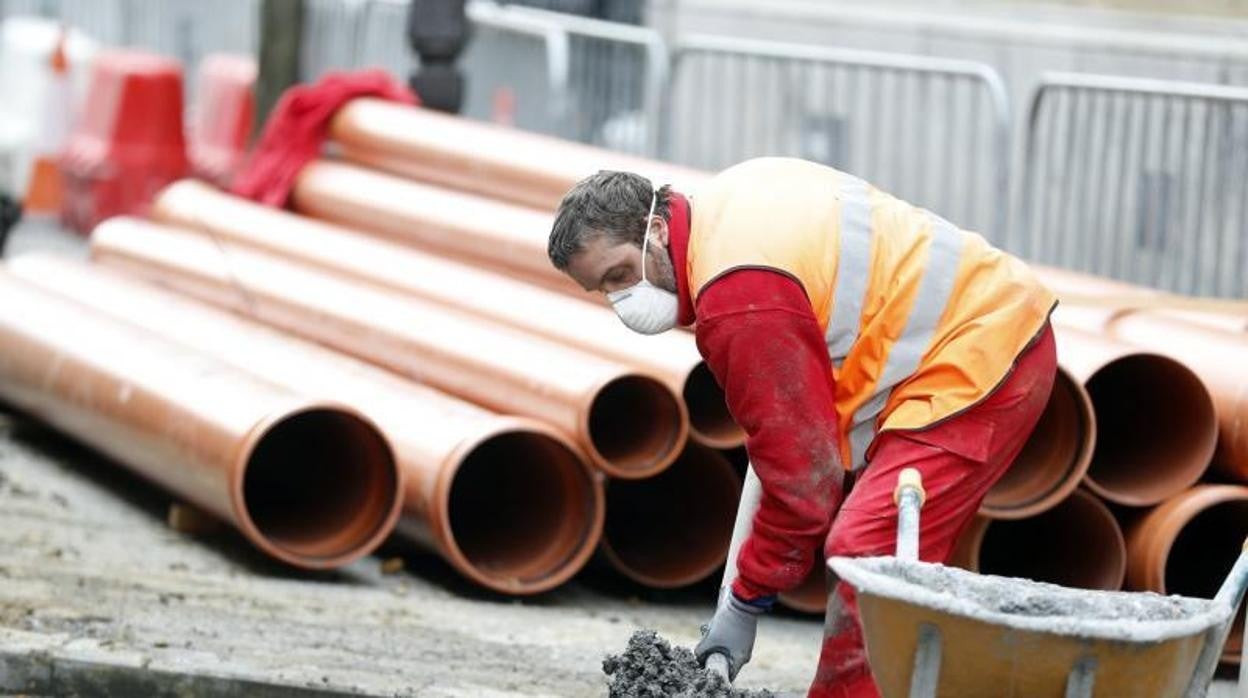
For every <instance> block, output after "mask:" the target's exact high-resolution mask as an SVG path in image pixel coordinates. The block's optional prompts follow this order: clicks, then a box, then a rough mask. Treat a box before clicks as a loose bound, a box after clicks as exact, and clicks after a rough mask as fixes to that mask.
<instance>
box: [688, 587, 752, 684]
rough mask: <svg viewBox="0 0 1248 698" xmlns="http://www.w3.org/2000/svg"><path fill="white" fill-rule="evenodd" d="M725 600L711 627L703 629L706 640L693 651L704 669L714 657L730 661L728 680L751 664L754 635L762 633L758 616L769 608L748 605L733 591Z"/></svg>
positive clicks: (718, 609) (703, 637) (726, 595)
mask: <svg viewBox="0 0 1248 698" xmlns="http://www.w3.org/2000/svg"><path fill="white" fill-rule="evenodd" d="M724 597H725V598H724V602H723V603H721V604H720V605H719V608H717V609H715V616H714V617H713V618H711V623H710V625H705V626H703V627H702V641H701V642H699V643H698V646H697V647H695V648H694V649H693V654H694V656H695V657H697V658H698V663H699V664H701V665H703V666H705V665H706V658H707V657H709V656H711V655H712V654H715V653H719V654H722V655H724V656H725V657H727V658H728V678H729V680H733V679H736V678H737V672H739V671H741V667H743V666H745V663H746V662H748V661H750V655H751V654H752V653H753V651H754V635H755V634H756V633H757V632H758V617H759V616H760V615H762V614H763V612H764V611H766V610H767V607H766V606H765V605H754V604H750V603H746V602H745V601H742V600H741V599H738V598H737V595H736V594H733V593H732V592H731V591H728V592H727V593H726V594H725V595H724Z"/></svg>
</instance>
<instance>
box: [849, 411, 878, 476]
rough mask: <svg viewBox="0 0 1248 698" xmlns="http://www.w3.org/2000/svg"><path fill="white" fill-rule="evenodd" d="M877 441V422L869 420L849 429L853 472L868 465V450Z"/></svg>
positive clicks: (850, 457)
mask: <svg viewBox="0 0 1248 698" xmlns="http://www.w3.org/2000/svg"><path fill="white" fill-rule="evenodd" d="M873 440H875V421H874V420H867V421H865V422H862V423H860V424H855V425H854V426H852V427H850V429H849V459H850V460H849V462H850V463H851V464H852V465H851V466H850V467H851V468H852V469H853V470H858V469H859V468H861V467H862V466H864V465H866V457H867V448H869V447H870V446H871V442H872V441H873Z"/></svg>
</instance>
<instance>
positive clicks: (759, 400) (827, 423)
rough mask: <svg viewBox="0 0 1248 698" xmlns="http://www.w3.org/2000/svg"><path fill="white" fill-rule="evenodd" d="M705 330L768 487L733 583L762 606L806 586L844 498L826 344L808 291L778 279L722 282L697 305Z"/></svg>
mask: <svg viewBox="0 0 1248 698" xmlns="http://www.w3.org/2000/svg"><path fill="white" fill-rule="evenodd" d="M697 322H698V325H697V339H698V347H699V348H700V349H701V351H702V354H703V356H704V357H706V361H707V365H708V367H709V368H710V369H711V372H712V373H713V374H714V375H715V377H716V379H717V380H718V381H719V383H720V385H721V386H722V387H723V389H724V392H725V395H726V397H727V400H728V407H729V409H730V410H731V412H732V415H733V417H734V418H736V420H737V422H738V423H739V424H740V425H741V427H742V428H743V429H744V430H745V432H746V434H747V440H746V447H747V449H748V450H749V455H750V462H751V465H752V466H753V467H754V470H755V472H756V473H757V474H758V478H759V480H760V481H761V482H762V490H763V492H762V498H761V500H760V502H759V507H758V511H757V513H756V514H755V516H754V521H753V527H752V530H751V533H750V535H749V536H748V538H747V539H746V541H745V543H744V545H742V547H741V551H740V553H739V555H738V557H737V570H738V576H737V578H736V580H735V581H734V582H733V583H732V590H733V592H734V593H735V595H736V596H737V597H738V598H740V599H742V600H745V601H755V600H759V599H763V598H766V597H770V596H772V595H774V594H776V593H778V592H782V591H788V590H790V589H793V588H795V587H796V586H797V585H798V584H800V583H801V582H802V580H803V579H804V577H805V575H806V574H807V572H808V571H809V569H810V567H811V565H812V564H814V560H813V559H812V558H813V556H814V555H815V551H818V550H822V542H823V538H824V536H826V535H827V531H828V528H829V526H830V525H831V521H832V516H833V514H834V513H835V511H836V508H837V505H838V504H839V503H840V500H841V483H842V476H843V471H842V469H841V465H840V456H839V451H838V436H837V434H838V431H837V423H836V411H835V406H834V405H835V403H834V394H835V392H834V387H833V384H832V373H831V365H830V361H829V359H828V350H827V345H826V344H825V341H824V337H823V333H822V332H821V331H820V329H819V324H818V322H817V321H816V320H815V317H814V313H813V312H812V310H811V307H810V302H809V301H808V300H807V298H806V295H805V292H804V291H803V290H802V287H801V286H800V285H799V284H798V283H797V281H795V280H794V279H793V278H792V277H790V276H788V275H786V274H783V273H781V272H778V271H772V270H766V269H741V270H737V271H733V272H730V273H728V274H726V275H725V276H723V277H722V278H720V279H717V280H715V281H714V282H712V283H711V284H710V285H708V286H707V287H706V288H705V289H704V290H703V291H702V292H701V294H700V295H699V297H698V299H697Z"/></svg>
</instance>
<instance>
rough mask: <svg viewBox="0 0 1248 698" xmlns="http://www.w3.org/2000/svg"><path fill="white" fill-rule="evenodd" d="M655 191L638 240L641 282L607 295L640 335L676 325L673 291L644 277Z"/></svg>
mask: <svg viewBox="0 0 1248 698" xmlns="http://www.w3.org/2000/svg"><path fill="white" fill-rule="evenodd" d="M657 201H658V192H654V193H652V194H651V195H650V213H649V214H648V215H647V216H646V233H645V236H644V237H642V239H641V281H639V282H637V283H636V284H634V285H632V286H629V287H628V288H625V289H621V290H619V291H612V292H611V293H608V294H607V300H609V301H611V306H612V307H613V308H615V314H616V315H618V316H620V321H621V322H623V323H624V325H625V326H626V327H628V329H630V330H632V331H634V332H640V333H641V334H659V333H660V332H666V331H668V330H670V329H672V328H673V327H675V326H676V318H677V309H678V306H679V301H678V300H677V299H676V294H675V293H672V292H671V291H667V290H664V289H661V288H659V287H658V286H655V285H654V284H652V283H650V282H649V281H647V280H646V249H647V245H648V244H649V243H650V221H652V220H654V205H655V203H656V202H657Z"/></svg>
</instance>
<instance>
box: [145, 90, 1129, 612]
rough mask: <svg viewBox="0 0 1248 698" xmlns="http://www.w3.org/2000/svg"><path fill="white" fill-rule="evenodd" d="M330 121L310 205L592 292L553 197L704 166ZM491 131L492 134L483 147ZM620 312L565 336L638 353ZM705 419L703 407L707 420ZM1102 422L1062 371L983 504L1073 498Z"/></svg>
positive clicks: (362, 121)
mask: <svg viewBox="0 0 1248 698" xmlns="http://www.w3.org/2000/svg"><path fill="white" fill-rule="evenodd" d="M331 131H332V134H333V136H334V137H335V138H336V139H337V141H338V143H339V146H340V150H341V152H342V153H343V157H344V159H345V160H347V161H348V162H340V161H325V160H323V161H319V162H314V163H312V164H311V165H309V166H307V167H306V168H305V169H304V170H303V171H302V173H301V174H300V176H299V179H298V181H297V183H296V187H295V191H294V195H293V203H294V206H295V208H296V209H297V210H299V211H300V212H302V213H304V214H307V215H309V216H313V217H316V218H320V219H323V220H325V221H331V222H334V223H338V224H342V225H347V226H351V227H353V228H356V229H358V230H362V231H368V232H371V233H372V234H373V235H376V236H379V237H381V238H385V239H387V240H390V241H396V242H401V243H403V244H405V245H407V246H409V247H415V248H419V249H422V250H425V251H428V252H430V253H434V254H439V255H444V256H449V257H453V258H455V259H456V260H462V261H463V262H464V263H466V264H472V265H475V266H480V267H487V268H491V269H495V270H497V271H499V272H502V273H507V274H509V275H512V276H515V277H518V278H522V279H524V280H525V281H527V282H529V283H532V284H536V285H540V286H542V287H544V288H547V289H550V290H552V291H559V292H562V293H565V294H576V295H580V296H582V297H584V292H583V291H582V290H581V289H579V288H576V287H575V286H574V285H572V284H571V283H570V282H569V281H568V280H567V279H566V277H564V276H563V275H561V274H559V273H558V272H556V271H555V270H554V269H553V268H552V267H551V265H550V264H549V262H548V261H547V260H546V253H545V236H546V233H547V231H549V229H550V226H551V215H550V213H549V211H550V210H551V209H553V208H554V206H555V205H557V203H558V201H559V198H560V197H561V196H562V194H563V192H565V191H566V190H567V189H568V188H569V187H571V186H572V185H573V184H575V183H576V181H577V180H578V179H580V178H581V177H583V176H584V175H586V174H589V173H591V172H593V171H595V170H596V169H601V168H603V167H607V168H619V169H631V170H634V171H638V172H641V173H643V174H647V175H649V176H651V177H652V178H655V179H656V180H657V181H658V182H659V183H662V182H669V181H670V182H673V183H675V184H676V185H677V187H678V188H683V189H685V190H686V191H687V190H688V189H689V188H690V187H693V186H696V185H697V183H698V182H699V181H701V180H702V179H704V178H705V177H706V175H705V174H704V173H698V172H693V171H688V170H679V169H677V170H672V169H671V168H669V167H667V166H664V165H660V164H657V163H652V162H645V161H638V160H635V159H632V158H623V159H621V156H617V155H614V154H607V153H604V152H603V151H598V150H595V149H593V148H588V147H586V146H581V145H576V144H568V143H565V142H560V141H557V140H553V139H549V138H546V137H543V136H535V135H531V134H520V133H515V132H510V131H507V130H503V129H498V128H496V127H492V126H487V125H484V124H474V123H472V122H470V121H467V120H463V119H448V118H447V117H445V116H443V115H439V114H434V113H431V112H428V111H424V110H420V109H412V108H407V107H401V106H398V107H396V106H394V105H390V104H385V103H382V102H377V101H373V100H357V101H355V102H353V103H352V104H350V105H348V106H347V107H346V108H344V109H343V110H342V111H341V112H340V113H339V115H338V116H337V117H336V118H335V121H334V124H333V126H332V128H331ZM482 143H492V144H493V146H494V147H489V148H481V150H480V151H478V147H479V146H480V144H482ZM525 153H530V154H532V157H528V156H525V155H524V154H525ZM539 154H540V155H539ZM395 175H403V176H402V177H400V176H395ZM448 187H449V188H448ZM450 188H453V189H455V190H452V189H450ZM185 194H186V196H185V197H184V200H183V201H181V202H174V201H168V199H166V201H168V205H162V204H158V205H157V207H156V211H157V213H156V215H157V216H160V217H162V218H165V219H166V220H171V221H173V222H177V223H179V224H183V225H197V226H200V227H204V228H206V229H216V232H217V233H218V234H221V235H230V231H221V230H219V229H217V228H219V226H217V225H216V224H215V223H214V219H213V218H212V217H211V211H214V210H216V209H217V207H216V206H213V205H211V204H210V203H209V202H207V201H205V202H203V203H202V204H201V205H200V206H198V207H195V206H191V205H189V204H188V203H187V202H186V201H185V199H186V198H190V196H191V192H189V191H188V192H185ZM482 194H490V196H492V197H494V198H495V199H503V200H504V201H499V200H491V199H488V198H485V197H483V196H482ZM174 204H180V205H174ZM526 206H527V207H532V208H527V207H526ZM464 210H471V211H473V212H474V214H476V215H474V216H473V217H472V218H471V220H465V217H463V216H460V215H459V213H458V212H460V211H464ZM258 229H259V228H258ZM251 237H253V238H254V236H251ZM337 266H339V267H340V266H341V265H337ZM397 266H398V267H400V268H401V267H403V266H406V265H397ZM356 273H359V272H356ZM363 275H364V276H370V277H372V278H374V279H375V278H377V277H378V276H387V277H392V278H393V277H395V276H397V273H383V274H377V273H375V272H372V271H371V269H370V270H369V271H368V272H366V273H364V274H363ZM388 283H390V284H391V285H395V282H394V281H389V282H388ZM399 285H402V282H400V284H399ZM435 285H436V284H435ZM421 293H422V294H426V293H428V291H422V292H421ZM490 295H492V296H493V297H499V296H497V295H494V294H490ZM548 307H550V306H548ZM494 312H495V313H497V312H498V311H497V310H495V311H494ZM529 322H532V321H529ZM609 324H612V323H611V322H604V323H603V326H602V327H598V326H594V329H593V331H592V332H591V331H585V330H584V329H583V327H577V326H576V325H577V323H569V325H572V326H573V327H575V329H574V330H573V333H572V336H566V334H567V333H566V331H565V333H564V337H563V338H564V339H565V341H571V342H575V343H578V344H583V343H585V342H587V341H588V342H590V343H592V344H594V345H595V346H596V347H602V346H607V345H612V344H615V345H616V346H618V347H626V348H627V349H626V351H627V352H629V353H630V354H631V353H633V352H634V349H633V347H634V346H637V340H636V339H634V340H632V341H631V342H629V341H627V340H625V339H623V335H619V336H620V339H617V338H616V337H617V335H618V334H619V330H618V327H617V328H615V329H613V330H612V329H609V328H608V327H607V325H609ZM565 330H566V326H565ZM613 332H614V334H613ZM546 333H547V334H551V330H546ZM673 334H674V335H675V336H679V333H673ZM552 336H558V335H552ZM651 346H654V345H651ZM600 350H601V349H600ZM689 404H690V405H691V406H692V405H693V404H694V403H693V402H692V401H689ZM697 421H698V420H697V418H696V417H695V418H694V423H695V425H696V424H697ZM694 433H695V436H696V435H697V433H698V432H697V430H696V429H695V432H694ZM1094 434H1095V422H1094V418H1093V415H1092V405H1091V401H1090V400H1089V398H1088V396H1087V393H1086V391H1085V389H1084V388H1083V386H1082V385H1081V383H1080V381H1079V380H1077V379H1076V377H1074V376H1072V375H1071V374H1070V373H1069V372H1067V371H1063V372H1062V373H1061V375H1060V376H1059V378H1058V381H1057V385H1056V386H1055V389H1054V392H1053V397H1052V398H1051V400H1050V403H1049V405H1048V407H1047V409H1046V411H1045V414H1044V416H1043V418H1042V419H1041V422H1040V425H1039V426H1038V427H1037V430H1036V434H1035V436H1034V437H1033V438H1032V439H1031V441H1030V442H1029V443H1028V445H1027V447H1026V448H1025V449H1024V452H1023V454H1022V455H1020V457H1019V458H1018V460H1017V462H1016V464H1015V465H1014V467H1012V468H1011V470H1010V472H1009V474H1008V475H1007V477H1006V478H1004V479H1003V480H1002V482H1001V483H999V485H998V486H997V487H996V488H994V489H993V491H992V492H991V493H990V494H989V496H988V498H987V500H986V501H985V506H984V513H985V514H986V515H988V516H990V517H993V518H997V519H1004V520H1013V519H1019V518H1025V517H1029V516H1035V515H1038V514H1041V513H1043V512H1046V511H1048V510H1050V509H1052V508H1054V507H1056V506H1058V505H1059V504H1061V503H1062V502H1064V501H1065V500H1066V499H1067V498H1068V497H1070V496H1072V493H1073V492H1074V491H1075V489H1076V487H1078V485H1079V484H1080V482H1081V480H1082V478H1083V476H1084V474H1085V472H1086V470H1087V468H1088V467H1089V465H1090V464H1091V462H1092V450H1093V443H1094ZM717 445H718V444H717ZM1068 509H1070V508H1069V507H1068ZM1064 511H1065V510H1064ZM1070 515H1071V516H1074V515H1076V514H1070ZM1109 538H1112V536H1111V537H1109ZM1118 538H1119V539H1120V538H1121V536H1120V535H1119V536H1118ZM782 601H784V602H785V603H786V604H787V605H789V606H791V607H794V608H797V609H799V610H805V611H810V612H821V611H822V610H823V608H824V605H825V592H824V583H823V579H822V569H821V568H819V569H815V570H812V574H811V576H810V578H809V579H808V580H807V583H806V584H804V585H803V587H802V588H801V589H799V590H796V591H794V592H791V593H789V594H785V595H783V596H782Z"/></svg>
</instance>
